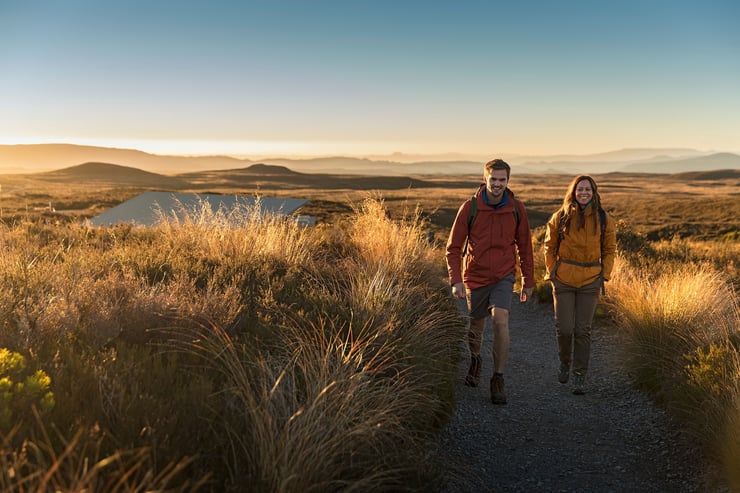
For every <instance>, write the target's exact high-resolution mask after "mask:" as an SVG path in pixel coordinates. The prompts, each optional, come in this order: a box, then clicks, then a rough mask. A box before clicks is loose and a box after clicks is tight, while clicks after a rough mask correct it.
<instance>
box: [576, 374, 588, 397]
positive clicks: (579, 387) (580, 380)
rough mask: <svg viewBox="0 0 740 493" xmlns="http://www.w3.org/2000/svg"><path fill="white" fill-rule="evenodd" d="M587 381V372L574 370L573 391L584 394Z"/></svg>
mask: <svg viewBox="0 0 740 493" xmlns="http://www.w3.org/2000/svg"><path fill="white" fill-rule="evenodd" d="M585 383H586V374H585V373H582V372H573V393H574V394H575V395H583V394H584V393H585V391H584V390H583V386H584V384H585Z"/></svg>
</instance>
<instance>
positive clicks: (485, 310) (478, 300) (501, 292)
mask: <svg viewBox="0 0 740 493" xmlns="http://www.w3.org/2000/svg"><path fill="white" fill-rule="evenodd" d="M513 292H514V274H513V273H512V274H509V275H508V276H506V277H504V278H503V279H501V280H500V281H499V282H497V283H496V284H489V285H488V286H484V287H482V288H478V289H473V290H470V289H468V290H467V295H468V313H470V318H471V319H473V320H479V319H481V318H485V317H487V316H488V315H489V314H490V313H491V310H492V309H493V308H503V309H504V310H506V311H510V310H511V297H512V293H513Z"/></svg>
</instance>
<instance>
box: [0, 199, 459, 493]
mask: <svg viewBox="0 0 740 493" xmlns="http://www.w3.org/2000/svg"><path fill="white" fill-rule="evenodd" d="M2 228H3V229H2V231H0V243H2V245H0V246H2V247H3V248H2V252H0V268H2V275H3V279H2V283H1V284H0V320H1V322H0V347H7V348H9V349H10V350H12V351H18V352H19V353H21V354H24V355H25V356H26V357H27V358H28V359H29V361H30V362H32V364H33V367H34V368H40V369H42V370H44V371H45V372H47V373H48V375H49V377H50V380H51V385H50V386H51V389H52V390H53V391H54V395H55V397H56V400H57V403H56V406H55V407H54V409H53V410H52V411H50V413H49V416H48V420H46V421H45V425H44V427H42V428H39V427H34V426H30V425H29V426H24V427H20V428H17V429H15V430H14V431H13V433H12V434H11V435H8V436H7V437H6V440H5V442H4V444H3V447H2V454H0V456H2V457H4V458H5V459H3V460H6V461H11V462H9V463H7V464H6V465H7V466H8V467H10V468H11V469H12V470H14V471H19V472H17V473H16V474H15V475H14V476H13V477H12V478H10V477H5V479H4V480H7V481H8V483H7V484H12V485H15V486H18V487H19V485H24V486H23V487H24V488H26V489H27V490H30V489H35V488H36V487H39V486H43V485H47V484H50V483H44V482H43V481H46V480H45V479H44V477H45V475H46V474H47V472H48V471H49V470H50V469H55V470H57V471H62V470H64V471H65V472H64V474H61V475H59V474H56V473H54V474H56V475H55V476H54V479H53V485H54V488H55V489H60V490H70V489H72V490H79V489H84V488H85V487H86V486H84V485H88V484H90V485H92V484H93V483H95V484H94V486H90V488H92V489H94V490H95V491H118V490H120V491H123V489H121V488H123V486H121V485H119V484H118V483H116V479H115V478H116V477H125V478H127V479H126V483H125V487H126V488H128V489H127V490H126V491H138V490H139V489H140V490H142V491H144V490H147V491H148V490H152V489H153V490H156V489H158V488H159V486H157V485H160V486H162V485H165V484H168V485H170V486H168V487H170V488H175V486H172V485H181V486H180V487H182V488H185V487H188V488H191V489H192V490H193V491H195V490H196V489H201V488H207V489H209V490H212V491H231V490H233V491H239V490H240V489H241V488H243V485H244V484H250V485H254V487H253V491H270V492H272V491H284V492H290V491H338V490H342V491H359V490H374V491H418V490H419V489H424V488H425V487H426V486H427V485H429V484H430V483H431V482H432V481H434V479H435V477H436V476H435V474H438V470H434V467H432V466H430V465H429V455H430V452H429V451H428V446H427V444H428V443H429V439H430V436H431V434H432V433H433V432H434V430H436V429H438V428H439V427H440V426H441V425H442V424H443V423H444V422H445V421H446V419H447V416H449V414H450V413H451V412H452V399H453V384H452V377H453V375H454V368H455V367H456V363H457V361H458V360H457V359H458V358H459V347H460V344H459V341H460V340H461V339H462V338H463V335H464V324H463V322H462V320H461V319H460V317H459V316H458V315H457V313H456V311H455V309H454V306H453V305H452V304H451V303H450V302H449V295H448V293H447V290H446V289H445V288H446V283H445V282H444V278H445V273H444V270H443V263H442V262H441V261H440V259H442V258H443V257H442V254H441V252H439V251H438V250H435V248H434V247H433V246H432V245H429V244H428V242H427V241H426V239H425V225H424V222H423V220H422V219H421V214H420V213H419V211H416V212H415V213H413V214H411V215H409V217H401V218H398V219H395V220H391V219H390V218H389V217H388V214H387V213H386V212H385V210H384V207H383V204H382V202H381V201H378V200H377V199H371V198H368V199H367V200H366V201H365V202H363V204H362V206H361V207H359V208H358V209H357V210H356V212H355V215H354V216H352V217H351V218H350V220H349V221H347V222H344V223H341V224H339V225H337V226H336V227H331V228H327V227H320V228H316V229H306V228H300V227H298V226H296V225H295V224H294V223H292V222H291V221H290V220H286V219H281V218H277V217H272V216H262V215H261V214H260V213H258V209H257V208H254V209H251V208H244V209H242V210H238V211H237V212H235V213H233V214H226V213H224V212H223V211H211V210H210V209H208V208H207V207H205V206H204V207H202V208H201V209H200V210H198V211H196V212H195V213H191V214H190V215H186V216H178V218H176V217H171V218H167V217H164V216H163V217H162V221H161V224H160V225H158V226H157V227H155V228H151V229H142V228H132V227H130V226H119V227H112V228H101V229H94V228H86V227H84V226H75V225H66V226H48V225H44V224H35V223H24V224H22V225H16V226H13V227H5V226H2ZM48 426H52V427H53V429H55V430H59V431H58V433H55V434H51V435H45V434H43V430H45V429H48ZM96 430H97V431H96ZM89 436H104V437H105V440H100V441H90V440H89V439H88V437H89ZM93 445H94V446H93ZM32 449H33V450H37V451H39V452H38V453H36V454H35V455H34V456H33V460H31V461H29V460H27V459H25V458H24V457H28V456H27V455H23V454H22V451H23V450H26V451H28V450H32ZM21 459H22V460H24V461H26V462H23V463H21V462H16V460H21ZM114 465H115V467H113V466H114ZM90 471H93V472H90ZM187 477H192V478H209V479H208V483H207V484H206V483H205V482H203V481H196V482H194V483H188V482H184V481H183V480H182V478H187ZM121 484H123V483H121ZM182 485H185V486H182ZM44 487H45V486H44ZM117 488H118V489H117ZM162 488H164V486H162ZM173 491H175V490H174V489H173ZM182 491H184V490H182Z"/></svg>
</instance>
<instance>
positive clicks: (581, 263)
mask: <svg viewBox="0 0 740 493" xmlns="http://www.w3.org/2000/svg"><path fill="white" fill-rule="evenodd" d="M616 251H617V236H616V231H615V228H614V219H613V218H612V217H611V215H609V214H607V213H606V212H605V211H604V210H603V209H602V208H601V197H600V196H599V192H598V187H597V186H596V182H595V181H594V179H593V178H591V177H590V176H587V175H580V176H576V177H575V178H574V179H573V181H572V182H571V183H570V185H569V186H568V191H567V192H566V194H565V199H564V200H563V205H562V207H561V208H560V209H559V210H558V211H557V212H555V213H554V214H553V215H552V216H551V217H550V220H549V221H548V223H547V230H546V232H545V270H546V272H545V279H547V280H550V281H551V282H552V294H553V305H554V311H555V335H556V339H557V344H558V353H559V357H560V371H559V373H558V381H559V382H560V383H563V384H565V383H568V377H569V375H570V371H571V365H572V369H573V393H574V394H583V393H584V384H585V379H586V372H587V371H588V363H589V356H590V353H591V324H592V322H593V318H594V313H595V311H596V304H597V303H598V301H599V289H601V290H602V292H603V289H604V281H608V280H609V277H610V276H611V273H612V268H613V266H614V257H615V255H616Z"/></svg>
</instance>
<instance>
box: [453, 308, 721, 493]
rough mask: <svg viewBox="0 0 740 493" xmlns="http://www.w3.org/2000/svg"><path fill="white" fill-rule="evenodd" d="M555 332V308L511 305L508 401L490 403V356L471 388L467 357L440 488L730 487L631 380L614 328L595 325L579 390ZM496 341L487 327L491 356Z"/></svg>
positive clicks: (640, 489)
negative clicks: (560, 376) (562, 370)
mask: <svg viewBox="0 0 740 493" xmlns="http://www.w3.org/2000/svg"><path fill="white" fill-rule="evenodd" d="M554 331H555V329H554V322H553V317H552V306H551V305H549V304H536V303H535V304H533V303H527V304H521V303H519V301H518V299H516V300H515V301H514V302H513V306H512V312H511V322H510V333H511V350H510V353H509V363H508V365H507V370H506V374H505V378H506V388H507V394H508V404H506V405H503V406H495V405H493V404H492V403H491V401H490V391H489V388H488V382H489V380H490V376H491V374H492V360H491V357H490V356H487V357H484V366H483V375H482V378H481V385H480V386H478V387H476V388H470V387H466V386H464V385H463V383H462V382H463V378H464V375H465V373H466V372H467V361H465V362H464V364H462V365H461V366H460V368H459V378H458V382H459V383H458V386H457V389H456V393H457V407H456V412H455V415H454V416H453V418H452V419H451V421H450V423H449V425H448V426H447V428H446V429H445V431H444V433H443V434H442V436H441V438H440V454H441V455H442V458H443V460H444V461H445V462H446V463H447V464H449V470H450V474H449V478H448V481H447V483H446V484H444V485H441V487H440V492H441V493H448V492H449V493H452V492H454V493H464V492H539V491H543V492H701V493H705V492H709V491H712V492H714V491H722V488H718V487H717V485H716V482H714V481H712V480H709V479H708V475H707V474H706V471H707V466H706V464H705V461H704V459H703V455H702V453H701V450H700V448H699V447H698V445H697V444H696V443H695V442H694V441H693V440H692V439H691V437H690V436H688V435H687V433H685V432H684V431H682V429H681V427H680V425H679V424H678V423H676V422H675V421H674V420H672V418H671V417H670V416H669V415H668V414H667V413H666V412H664V411H663V410H661V409H660V408H658V407H656V405H654V404H653V402H652V401H651V400H650V399H649V398H648V397H647V396H646V395H644V394H643V393H641V392H640V391H638V390H635V389H634V388H633V387H632V386H631V384H630V380H629V376H628V371H627V369H625V368H624V367H623V366H622V364H621V363H620V362H619V357H618V351H619V349H618V348H619V336H618V334H615V333H614V330H613V329H606V328H599V327H595V329H594V331H593V334H592V354H591V356H592V358H591V369H590V371H589V374H588V377H587V380H586V394H585V395H580V396H579V395H573V394H572V393H571V391H572V378H571V381H570V382H569V383H568V384H565V385H563V384H560V383H558V381H557V369H558V365H559V363H558V358H557V353H556V345H555V344H556V343H555V335H554ZM491 338H492V333H491V329H490V325H489V327H487V328H486V332H485V338H484V355H490V351H491V343H492V340H491ZM466 358H467V356H466Z"/></svg>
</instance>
